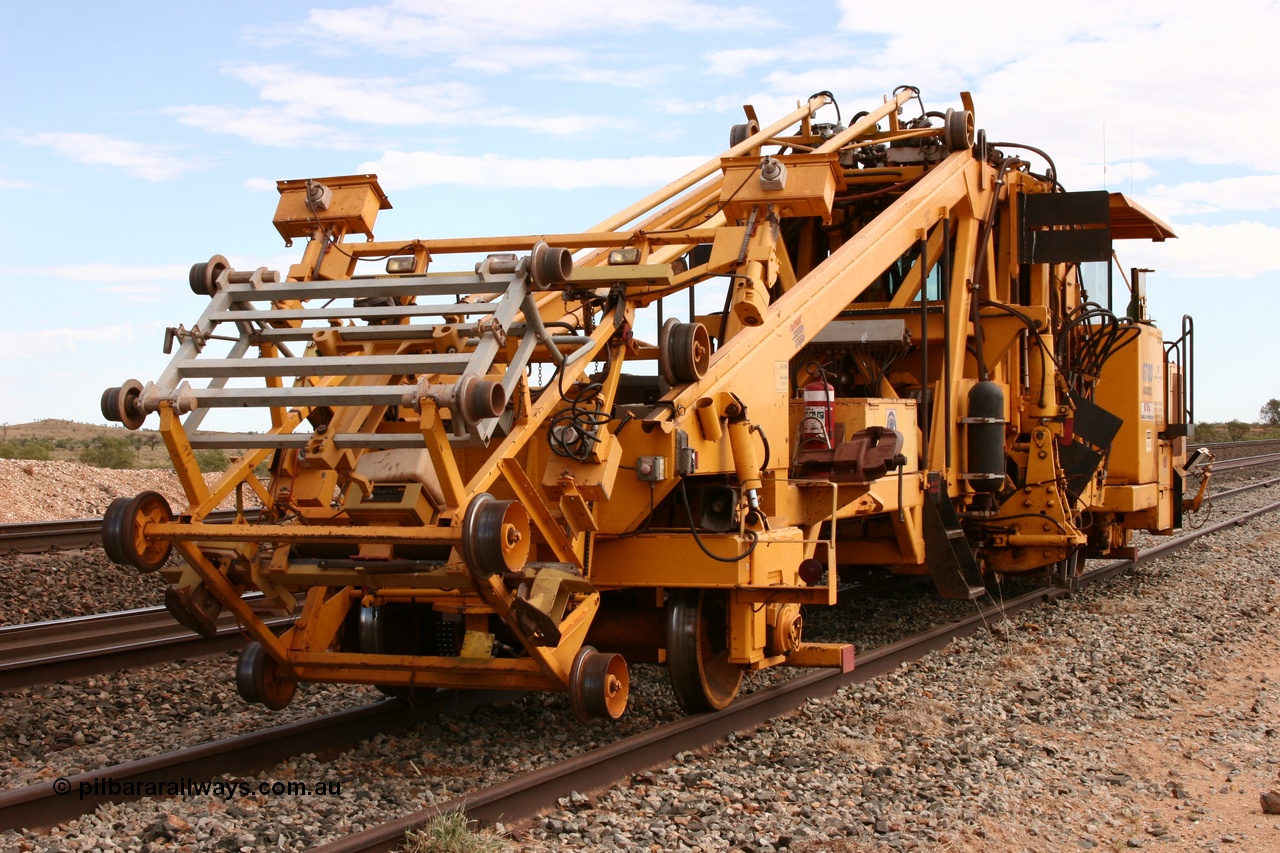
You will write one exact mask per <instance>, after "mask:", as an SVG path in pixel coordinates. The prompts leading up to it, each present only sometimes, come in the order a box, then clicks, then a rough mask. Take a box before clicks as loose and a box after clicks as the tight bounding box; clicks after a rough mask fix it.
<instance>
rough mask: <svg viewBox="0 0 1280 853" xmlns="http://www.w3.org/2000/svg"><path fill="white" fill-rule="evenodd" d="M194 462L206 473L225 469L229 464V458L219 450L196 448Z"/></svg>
mask: <svg viewBox="0 0 1280 853" xmlns="http://www.w3.org/2000/svg"><path fill="white" fill-rule="evenodd" d="M196 464H197V465H199V466H200V470H201V471H203V472H204V473H206V474H208V473H209V472H211V471H225V470H227V466H229V465H230V464H231V458H230V457H229V456H227V454H225V453H223V452H222V451H221V450H197V451H196Z"/></svg>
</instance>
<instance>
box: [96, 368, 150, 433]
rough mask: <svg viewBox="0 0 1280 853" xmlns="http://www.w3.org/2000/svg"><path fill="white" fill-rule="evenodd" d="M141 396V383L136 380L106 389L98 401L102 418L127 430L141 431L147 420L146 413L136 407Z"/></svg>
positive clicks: (138, 406) (139, 407)
mask: <svg viewBox="0 0 1280 853" xmlns="http://www.w3.org/2000/svg"><path fill="white" fill-rule="evenodd" d="M141 396H142V383H141V382H139V381H138V380H136V379H130V380H129V381H128V382H126V383H124V384H123V385H117V386H116V387H114V388H108V389H107V390H105V391H103V392H102V398H101V399H100V400H99V408H100V409H101V410H102V416H103V417H104V418H106V419H107V420H109V421H115V422H116V423H119V424H124V425H125V427H126V428H128V429H141V428H142V425H143V424H144V423H145V422H146V420H147V413H146V412H144V411H143V410H142V407H141V406H140V405H138V398H139V397H141Z"/></svg>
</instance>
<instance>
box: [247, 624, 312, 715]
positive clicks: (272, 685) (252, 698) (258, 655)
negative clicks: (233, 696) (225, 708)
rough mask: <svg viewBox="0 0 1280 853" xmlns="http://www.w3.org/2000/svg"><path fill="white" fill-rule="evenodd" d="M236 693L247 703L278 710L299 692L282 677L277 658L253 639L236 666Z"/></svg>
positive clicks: (295, 685)
mask: <svg viewBox="0 0 1280 853" xmlns="http://www.w3.org/2000/svg"><path fill="white" fill-rule="evenodd" d="M236 691H237V692H238V693H239V694H240V698H241V699H243V700H244V701H246V702H250V703H253V704H262V705H266V706H267V707H268V708H270V709H271V710H273V711H279V710H281V709H283V708H284V707H285V706H286V705H288V704H289V700H290V699H292V698H293V694H294V693H296V692H298V682H296V681H294V680H293V679H291V678H287V677H285V675H284V672H283V671H282V670H281V667H280V664H279V663H277V662H276V659H275V658H273V657H271V655H269V654H267V650H266V648H264V647H263V645H262V644H261V643H259V642H258V641H257V640H254V641H253V642H251V643H249V645H247V646H245V647H244V651H243V652H241V653H240V660H239V662H237V663H236Z"/></svg>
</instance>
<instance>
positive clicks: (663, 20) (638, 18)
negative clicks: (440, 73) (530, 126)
mask: <svg viewBox="0 0 1280 853" xmlns="http://www.w3.org/2000/svg"><path fill="white" fill-rule="evenodd" d="M672 22H678V24H679V26H680V27H681V29H682V30H684V31H686V32H713V31H733V30H756V29H766V28H772V27H775V26H776V25H777V21H776V20H775V19H774V18H773V16H772V15H770V14H769V13H768V12H766V11H764V10H762V9H758V8H755V7H752V6H730V7H726V6H720V5H716V4H713V3H699V2H696V0H647V2H645V3H636V2H633V0H541V2H538V3H457V2H454V0H392V2H391V3H387V4H385V5H376V6H374V5H371V6H361V7H355V8H350V9H313V10H311V12H310V13H309V14H308V17H307V22H306V23H305V24H303V25H297V24H291V25H288V27H289V29H285V28H284V27H280V28H277V29H275V30H274V31H273V32H271V33H261V34H262V35H265V36H266V37H267V39H268V41H269V42H277V43H278V42H281V41H286V40H291V41H297V40H298V38H299V35H298V34H299V33H302V34H305V37H306V40H307V43H308V44H309V45H315V44H322V45H333V44H345V45H350V46H352V47H358V48H366V49H370V50H374V51H377V52H379V53H384V54H389V55H392V56H432V57H438V56H442V55H443V56H453V57H455V62H457V63H458V64H459V65H465V66H466V67H470V68H473V69H474V68H476V67H477V65H484V66H485V67H486V68H487V69H491V70H494V71H495V72H500V73H505V72H509V71H511V70H514V69H519V68H545V67H547V66H548V65H559V64H566V63H567V64H573V63H574V62H575V61H577V60H579V59H581V58H582V57H583V56H584V53H583V51H582V49H581V48H578V47H576V45H578V44H582V43H583V42H582V40H581V39H580V38H579V37H580V36H582V35H584V34H588V33H590V34H595V35H597V36H608V35H616V36H618V37H622V38H627V37H633V36H635V35H636V34H637V33H642V32H647V31H651V30H655V29H665V28H666V27H669V26H671V24H672ZM548 45H559V46H557V47H548ZM566 45H568V46H566ZM478 56H479V57H483V62H482V63H481V62H477V60H476V57H478Z"/></svg>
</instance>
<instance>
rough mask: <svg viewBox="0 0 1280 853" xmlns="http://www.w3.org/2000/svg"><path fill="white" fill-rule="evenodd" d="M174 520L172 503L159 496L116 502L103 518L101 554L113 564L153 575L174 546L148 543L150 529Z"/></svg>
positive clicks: (147, 494)
mask: <svg viewBox="0 0 1280 853" xmlns="http://www.w3.org/2000/svg"><path fill="white" fill-rule="evenodd" d="M172 520H173V511H172V510H170V509H169V502H168V501H167V500H165V499H164V495H162V494H160V493H159V492H151V491H147V492H142V493H140V494H138V495H135V496H134V497H131V498H116V499H115V500H113V501H112V502H111V505H110V506H108V507H107V511H106V512H105V513H103V516H102V550H104V551H106V552H107V557H108V558H109V559H110V560H111V562H113V563H119V564H120V565H122V566H133V567H134V568H135V569H137V570H138V571H140V572H154V571H156V570H157V569H159V568H160V567H161V566H163V565H164V564H165V563H166V562H167V561H168V559H169V554H170V552H171V551H173V543H172V542H168V541H165V540H162V539H148V538H147V536H146V528H147V525H148V524H153V523H156V522H166V521H172Z"/></svg>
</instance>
